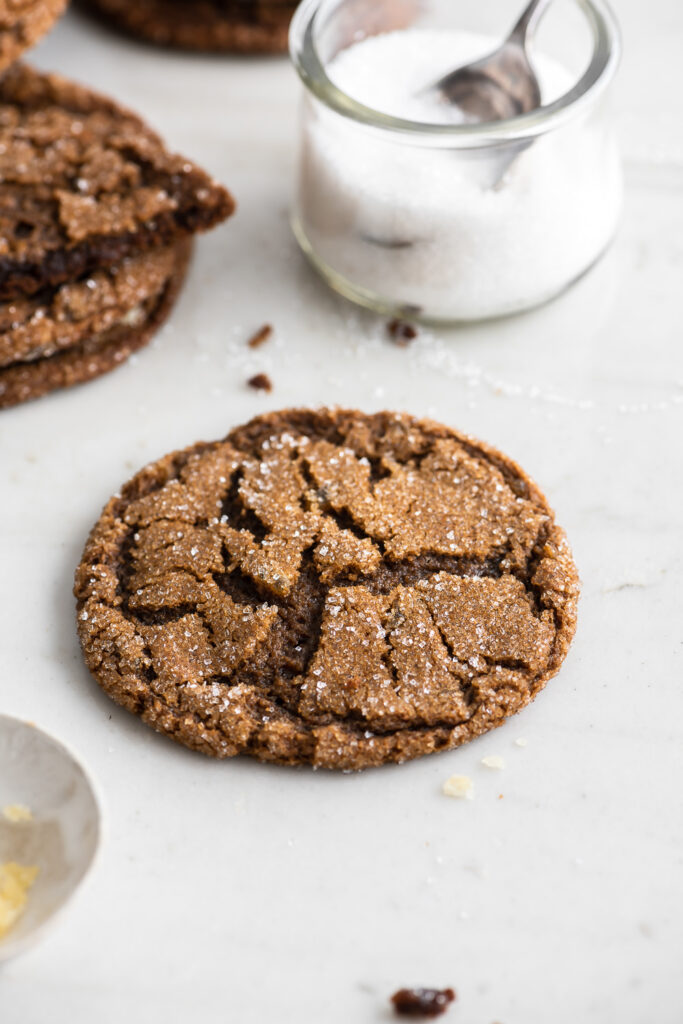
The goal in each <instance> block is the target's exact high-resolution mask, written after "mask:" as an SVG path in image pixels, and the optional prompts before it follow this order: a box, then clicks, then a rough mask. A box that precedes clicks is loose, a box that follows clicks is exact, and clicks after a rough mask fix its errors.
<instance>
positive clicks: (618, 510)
mask: <svg viewBox="0 0 683 1024" xmlns="http://www.w3.org/2000/svg"><path fill="white" fill-rule="evenodd" d="M616 8H617V12H618V14H619V15H620V16H621V19H622V23H623V27H624V31H625V41H626V57H625V60H624V64H623V68H622V71H621V74H620V78H619V84H618V88H617V92H616V97H615V99H616V105H617V114H618V118H619V129H620V134H621V137H622V143H623V152H624V157H625V162H626V177H627V203H626V210H625V216H624V222H623V227H622V229H621V233H620V235H619V237H618V239H617V242H616V244H615V246H614V247H613V249H612V250H611V252H610V254H609V256H608V257H607V259H606V260H604V261H603V262H602V263H601V264H600V265H599V266H598V267H597V268H596V269H595V270H594V271H593V272H592V273H591V274H590V275H589V276H588V277H587V278H585V279H584V280H583V281H582V282H581V283H580V284H579V285H577V286H576V287H575V288H574V289H573V290H571V291H570V292H569V293H568V294H566V295H565V296H563V297H561V298H560V299H559V300H557V301H556V302H554V303H553V304H551V305H549V306H547V307H545V308H543V309H540V310H538V311H536V312H534V313H531V314H528V315H525V316H521V317H517V318H514V319H511V320H508V321H502V322H499V323H495V324H489V325H486V326H481V327H468V328H461V329H458V330H452V331H443V332H434V331H430V332H423V333H422V335H421V337H420V339H419V340H418V341H417V342H416V343H415V344H414V345H413V346H411V347H410V348H409V349H407V350H400V349H397V348H396V347H395V346H393V345H391V344H390V343H389V342H388V341H387V340H386V339H385V337H384V327H383V324H382V323H381V322H380V321H378V320H376V319H374V318H373V317H371V316H369V315H366V314H363V313H360V312H356V311H355V310H354V309H353V308H352V307H350V306H348V305H346V304H345V303H344V302H342V301H341V300H339V299H337V298H335V297H334V296H332V295H331V294H328V293H327V292H326V290H325V288H324V286H323V285H322V284H321V283H319V282H318V281H317V280H316V279H315V278H314V277H313V275H312V273H311V272H310V271H309V270H308V268H307V267H306V266H305V264H304V262H303V260H302V258H301V257H300V256H299V255H298V253H297V251H296V249H295V246H294V243H293V242H292V240H291V238H290V234H289V229H288V225H287V207H288V202H289V194H290V190H291V182H292V169H293V159H294V138H295V131H296V110H297V96H298V84H297V81H296V80H295V76H294V73H293V71H291V69H290V68H289V66H288V64H287V62H286V61H285V60H273V61H260V60H257V61H239V60H230V59H222V58H217V59H214V58H195V57H186V56H179V55H172V54H168V53H163V52H158V51H154V50H151V49H147V48H144V47H142V46H140V47H138V46H135V45H133V44H130V43H127V42H125V41H123V40H121V39H120V38H118V37H116V36H115V35H113V34H108V33H106V32H104V31H102V30H100V29H99V28H97V27H95V26H93V25H91V24H90V23H87V22H85V21H84V20H83V19H81V18H79V17H78V16H76V15H75V14H72V15H69V16H67V17H66V18H65V19H64V20H63V21H62V23H61V24H60V25H59V26H58V27H57V28H56V30H55V31H54V33H53V34H52V35H51V37H50V38H49V40H47V41H46V42H45V43H44V44H43V45H42V46H41V47H40V48H39V50H38V51H37V54H36V57H35V60H36V62H37V63H39V64H40V65H41V66H43V67H46V68H47V67H50V68H54V69H57V70H61V71H63V72H65V73H67V74H70V75H72V76H73V77H76V78H78V79H80V80H82V81H84V82H86V83H89V84H91V85H92V86H94V87H97V88H100V89H101V90H104V91H108V92H110V93H112V94H113V95H115V96H116V97H118V98H119V99H120V100H121V101H122V102H125V103H128V104H130V105H131V106H133V107H135V108H136V109H137V110H139V111H140V112H141V113H142V114H143V115H145V116H146V117H147V118H148V119H149V120H150V122H151V123H152V124H153V125H155V126H156V127H157V128H158V129H159V130H160V131H161V132H162V133H163V134H164V135H165V136H166V138H167V139H168V141H169V143H170V144H171V145H172V146H173V147H174V148H176V149H178V150H180V151H184V152H186V153H187V154H188V155H190V156H192V157H194V158H195V159H197V160H198V161H199V162H201V163H203V164H204V165H205V166H206V167H208V168H209V169H210V170H211V171H213V172H214V173H215V174H216V175H217V176H218V177H219V178H220V179H221V180H223V181H225V182H226V183H227V184H228V185H229V187H230V188H231V189H232V190H233V191H234V193H235V195H236V197H237V199H238V201H239V212H238V213H237V215H236V216H235V217H234V218H233V219H232V220H231V221H230V222H229V223H227V224H226V225H225V226H224V227H222V228H220V229H219V230H217V231H216V232H214V233H213V234H211V235H210V236H207V237H206V238H203V239H202V240H201V241H200V244H199V245H198V248H197V254H196V259H195V262H194V265H193V269H192V272H191V275H190V278H189V280H188V284H187V287H186V288H185V291H184V292H183V295H182V297H181V300H180V302H179V304H178V306H177V308H176V310H175V313H174V315H173V317H172V319H171V322H170V323H169V324H168V326H167V327H166V328H165V329H164V330H163V331H162V332H161V333H160V334H159V335H158V337H157V339H156V340H155V342H154V343H153V344H152V345H151V346H150V347H149V348H147V349H146V350H143V351H142V352H141V353H140V354H139V355H138V357H137V358H135V359H133V360H131V362H130V363H129V364H128V365H127V366H125V367H124V368H122V369H120V370H118V371H117V372H116V373H113V374H110V375H109V376H107V377H104V378H102V379H101V380H100V381H98V382H94V383H92V384H88V385H86V386H84V387H82V388H79V389H77V390H74V391H72V392H70V393H62V394H59V395H53V396H51V397H49V398H44V399H42V400H40V401H39V402H35V403H31V404H28V405H25V406H23V407H20V408H17V409H16V410H13V411H9V412H3V413H2V414H0V495H1V501H0V608H1V613H0V631H1V649H2V660H1V673H0V709H1V710H3V711H5V712H8V713H14V714H17V715H20V716H25V717H27V718H30V719H32V720H34V721H36V722H37V723H38V724H39V725H41V726H43V727H44V728H46V729H47V730H49V731H50V732H53V733H54V734H55V735H56V736H58V737H59V738H61V739H62V740H64V741H66V742H67V743H68V744H70V745H72V746H73V747H74V748H75V749H76V750H77V751H79V752H80V754H81V755H82V757H83V759H84V761H85V763H86V764H87V765H88V766H89V768H90V770H91V771H92V773H93V774H94V776H95V778H96V781H97V783H98V786H99V789H100V791H101V793H102V797H103V803H104V809H105V815H106V834H105V842H104V845H103V849H102V853H101V857H100V859H99V861H98V863H97V866H96V868H95V871H94V873H93V874H92V875H91V876H90V878H89V880H88V881H87V883H86V885H85V886H84V888H83V889H82V891H81V892H80V893H79V896H78V898H77V900H76V902H75V903H74V905H73V906H72V908H71V909H70V911H69V913H68V914H67V915H66V916H65V918H64V919H63V921H62V922H61V923H60V924H59V926H58V927H55V929H54V931H53V932H51V933H50V934H49V936H48V937H47V938H46V939H45V941H44V942H43V943H42V944H41V945H40V946H39V947H38V948H36V949H35V950H34V951H33V952H31V953H29V954H28V955H26V956H24V957H23V958H22V959H20V960H17V961H14V962H12V963H10V964H9V965H7V966H6V967H5V968H4V969H3V970H2V973H1V974H0V1020H1V1021H2V1024H48V1022H50V1024H121V1022H130V1024H138V1022H140V1024H143V1022H144V1024H162V1022H163V1024H181V1022H186V1021H194V1020H201V1021H203V1022H205V1024H227V1022H235V1024H271V1022H272V1024H319V1022H321V1024H351V1022H353V1024H373V1022H381V1021H387V1020H389V1016H388V1009H387V1005H388V1004H387V997H388V996H389V995H390V993H391V992H392V991H394V990H395V989H396V988H397V987H400V986H404V985H414V984H423V985H438V986H442V985H453V986H454V987H455V988H456V989H457V991H458V1001H457V1004H456V1006H455V1007H454V1008H453V1009H452V1011H451V1013H450V1014H449V1017H448V1018H446V1019H452V1020H453V1022H454V1024H456V1022H457V1024H494V1022H500V1024H617V1022H618V1024H680V1021H681V1020H682V1019H683V972H681V970H680V963H681V943H682V938H683V907H682V906H681V861H682V856H683V854H682V851H683V835H682V832H683V822H682V816H681V769H682V767H683V765H682V763H681V760H682V759H681V719H682V717H683V672H682V665H681V661H682V659H681V654H682V653H683V647H682V646H681V645H682V643H683V627H682V624H681V622H682V620H681V587H680V578H681V571H682V568H683V567H682V566H681V551H682V544H681V499H682V498H683V480H682V474H681V425H682V420H683V353H682V348H681V319H682V316H681V307H682V304H683V273H682V272H683V202H682V201H681V200H682V198H683V134H682V131H681V125H682V123H683V90H682V89H681V80H682V78H681V76H682V74H683V63H682V62H681V51H682V48H683V5H681V4H680V2H679V0H650V2H648V3H647V4H644V3H642V2H641V0H618V2H617V4H616ZM266 321H269V322H271V323H273V325H274V326H275V331H276V335H275V340H274V341H273V342H271V343H270V344H268V345H267V346H264V347H263V348H261V349H259V350H257V351H253V350H249V349H247V348H246V347H245V341H246V339H247V338H248V337H249V335H250V334H251V333H252V332H253V331H254V330H255V329H257V328H258V327H259V326H260V325H261V324H262V323H264V322H266ZM257 371H265V372H267V373H269V374H271V376H272V378H273V381H274V385H275V388H274V391H273V393H272V394H271V395H268V396H264V395H261V394H256V393H254V392H253V391H251V390H249V389H248V388H246V387H245V383H244V382H245V380H246V378H247V377H248V376H250V375H251V374H252V373H255V372H257ZM322 403H341V404H350V405H353V406H358V407H360V408H362V409H365V410H372V409H378V408H383V407H386V408H395V409H407V410H410V411H411V412H413V413H418V414H430V415H433V416H435V417H437V418H439V419H442V420H443V421H445V422H447V423H450V424H453V425H454V426H457V427H458V428H460V429H463V430H465V431H468V432H471V433H473V434H475V435H477V436H479V437H481V438H483V439H485V440H487V441H489V442H491V443H493V444H494V445H497V446H499V447H501V448H503V449H504V450H505V451H507V452H508V453H510V454H511V455H512V456H513V457H514V458H516V459H517V460H519V461H520V462H521V463H522V464H523V465H524V466H525V467H526V468H527V469H528V470H529V472H531V473H532V475H534V476H535V477H536V479H537V480H538V481H539V482H540V484H541V486H542V488H543V489H544V490H545V491H546V493H547V494H548V496H549V498H550V500H551V502H552V504H553V505H554V506H555V508H556V509H557V513H558V519H559V521H560V522H561V523H562V524H563V525H564V526H565V527H566V529H567V531H568V533H569V537H570V540H571V542H572V545H573V548H574V552H575V555H576V558H577V561H578V564H579V567H580V570H581V575H582V579H583V597H582V602H581V608H580V624H579V632H578V635H577V639H576V642H575V644H574V647H573V649H572V652H571V654H570V656H569V658H568V660H567V662H566V664H565V667H564V669H563V670H562V672H561V673H560V675H559V676H558V677H557V678H556V679H555V680H554V681H553V682H552V683H551V684H550V686H549V687H548V689H547V690H546V692H545V693H544V694H543V695H542V696H541V697H540V698H539V699H538V701H537V702H536V704H535V705H533V706H532V707H531V708H529V709H528V710H526V711H525V712H523V713H522V714H521V715H520V716H518V717H517V718H516V719H515V720H513V721H510V722H509V723H508V724H507V725H506V726H504V727H503V728H502V729H500V730H499V731H498V732H496V733H493V734H491V735H489V736H487V737H485V738H483V739H482V740H480V741H478V742H476V743H474V744H472V745H470V746H469V747H465V748H463V749H461V750H459V751H455V752H451V753H447V754H443V755H440V756H435V757H431V758H427V759H425V760H423V761H420V762H416V763H413V764H409V765H405V766H403V767H400V768H396V767H390V768H385V769H382V770H374V771H368V772H366V773H364V774H360V775H348V776H345V775H332V774H326V773H322V772H319V773H316V774H314V773H312V772H311V771H308V770H285V769H277V768H269V767H264V766H262V765H259V764H257V763H255V762H252V761H249V760H236V761H234V762H222V763H218V762H213V761H210V760H208V759H204V758H203V757H202V756H200V755H197V754H192V753H189V752H187V751H185V750H183V749H181V748H179V747H177V746H175V745H174V744H172V743H170V742H169V741H168V740H165V739H163V738H161V737H158V736H157V735H156V734H154V733H152V732H151V731H150V730H149V729H148V728H146V727H145V726H143V725H142V724H141V723H140V722H138V721H137V720H136V719H134V718H133V717H131V716H130V715H128V714H127V713H125V712H123V711H121V710H120V709H118V708H117V707H116V706H115V705H114V704H112V703H111V702H110V701H109V700H108V699H107V698H106V697H105V696H104V695H103V694H101V692H100V691H99V689H98V688H97V686H96V685H95V684H94V682H92V681H91V679H90V678H89V676H88V674H87V672H86V670H85V669H84V667H83V665H82V662H81V657H80V653H79V649H78V645H77V642H76V639H75V633H74V624H73V600H72V597H71V581H72V574H73V570H74V567H75V565H76V564H77V562H78V560H79V556H80V552H81V549H82V546H83V543H84V540H85V537H86V534H87V531H88V530H89V528H90V526H91V525H92V523H93V522H94V520H95V519H96V518H97V515H98V513H99V510H100V508H101V506H102V505H103V504H104V502H105V501H106V500H107V499H108V498H109V496H110V495H111V494H112V493H113V492H114V491H115V490H117V488H118V486H119V485H120V484H121V483H122V482H123V481H124V480H125V479H127V478H128V477H130V476H131V475H132V473H133V472H134V471H135V470H136V469H138V468H139V467H140V466H141V465H142V464H144V463H145V462H147V461H148V460H151V459H153V458H155V457H157V456H159V455H161V454H163V453H165V452H167V451H170V450H171V449H173V448H175V447H182V446H185V445H186V444H189V443H191V442H194V441H196V440H198V439H200V438H204V439H207V440H208V439H214V438H217V437H220V436H222V435H224V434H225V433H226V432H227V431H228V430H229V429H230V428H231V427H232V426H233V425H235V424H237V423H239V422H240V421H242V420H244V419H246V418H248V417H250V416H252V415H254V414H256V413H258V412H261V411H263V410H265V409H269V408H277V407H280V406H288V405H293V404H322ZM520 736H521V737H525V738H526V739H527V740H528V745H527V746H526V748H524V749H522V748H520V747H518V746H516V745H515V742H514V741H515V739H516V738H518V737H520ZM489 754H499V755H502V756H503V757H504V758H505V762H506V768H505V770H504V771H502V772H495V771H492V770H490V769H486V768H485V767H483V766H482V765H481V763H480V762H481V759H482V757H484V756H486V755H489ZM455 772H457V773H462V774H467V775H470V776H471V777H472V778H473V780H474V783H475V792H476V797H475V800H474V801H473V802H465V801H456V800H449V799H447V798H446V797H444V796H442V795H441V786H442V783H443V781H444V780H445V779H446V778H447V777H448V776H449V775H451V774H453V773H455ZM500 794H502V799H500Z"/></svg>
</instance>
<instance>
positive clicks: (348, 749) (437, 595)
mask: <svg viewBox="0 0 683 1024" xmlns="http://www.w3.org/2000/svg"><path fill="white" fill-rule="evenodd" d="M75 593H76V597H77V599H78V612H77V616H78V631H79V635H80V640H81V644H82V647H83V651H84V654H85V659H86V662H87V664H88V667H89V668H90V670H91V672H92V673H93V675H94V676H95V678H96V679H97V681H98V683H99V684H100V685H101V686H102V687H103V688H104V690H105V691H106V692H107V693H108V694H109V695H110V696H111V697H112V698H113V699H114V700H116V701H117V702H118V703H120V704H122V705H123V706H124V707H126V708H128V709H129V710H130V711H132V712H134V713H135V714H139V715H140V716H141V717H142V718H143V720H144V721H145V722H147V723H148V724H149V725H151V726H153V728H155V729H157V730H159V731H160V732H165V733H167V734H168V735H169V736H171V737H172V738H173V739H175V740H178V741H179V742H180V743H184V744H185V745H187V746H188V747H192V748H194V749H196V750H200V751H203V752H204V753H207V754H212V755H214V756H216V757H232V756H234V755H235V754H242V753H244V754H251V755H253V756H254V757H257V758H260V759H261V760H264V761H274V762H276V763H279V764H302V763H306V764H313V765H319V766H323V767H326V768H341V769H355V768H363V767H366V766H368V765H379V764H383V763H385V762H390V761H405V760H407V759H409V758H414V757H419V756H421V755H422V754H428V753H432V752H433V751H437V750H445V749H447V748H450V747H455V746H458V745H459V744H461V743H464V742H466V741H467V740H470V739H472V738H473V737H475V736H478V735H479V734H481V733H484V732H486V731H487V730H489V729H492V728H494V727H495V726H497V725H500V724H501V723H502V722H503V721H504V720H505V719H506V718H507V717H508V716H509V715H512V714H514V713H515V712H516V711H519V710H520V708H522V707H524V705H525V704H527V703H528V702H529V701H530V700H531V699H532V698H533V697H534V696H535V695H536V694H537V693H538V692H539V690H540V689H541V688H542V687H543V686H544V685H545V683H546V682H547V681H548V679H550V677H551V676H553V675H554V674H555V673H556V672H557V671H558V669H559V667H560V665H561V664H562V661H563V659H564V657H565V655H566V653H567V650H568V648H569V645H570V643H571V640H572V637H573V634H574V628H575V623H576V603H577V597H578V580H577V574H576V569H575V566H574V562H573V561H572V556H571V553H570V551H569V548H568V546H567V542H566V540H565V536H564V533H563V531H562V530H561V529H560V528H559V527H558V526H556V525H555V521H554V518H553V513H552V511H551V510H550V508H549V507H548V505H547V504H546V501H545V499H544V498H543V495H542V494H541V493H540V491H539V490H538V489H537V488H536V486H535V485H534V484H533V483H532V482H531V481H530V480H529V479H528V477H527V476H526V475H525V474H524V473H523V472H522V471H521V470H520V469H519V467H518V466H516V465H515V464H514V463H513V462H511V461H510V460H509V459H508V458H506V457H505V456H504V455H501V454H499V453H498V452H496V451H494V450H493V449H491V448H489V447H487V446H486V445H483V444H481V443H479V442H478V441H474V440H472V439H471V438H468V437H465V436H463V435H461V434H458V433H456V432H455V431H453V430H450V429H449V428H447V427H444V426H441V425H439V424H437V423H432V422H429V421H426V420H415V419H412V418H411V417H409V416H407V415H403V414H397V413H379V414H377V415H373V416H367V415H364V414H362V413H358V412H341V411H326V410H321V411H307V410H293V411H292V410H290V411H284V412H279V413H273V414H271V415H268V416H261V417H259V418H257V419H255V420H252V422H251V423H248V424H247V425H246V426H244V427H240V428H238V429H236V430H234V431H233V432H232V433H231V434H229V435H228V437H227V438H226V439H225V440H224V441H216V442H214V443H210V444H197V445H195V446H194V447H192V448H188V449H186V450H185V451H182V452H175V453H174V454H172V455H168V456H166V458H163V459H161V460H160V461H159V462H156V463H153V464H151V465H149V466H147V467H146V468H145V469H143V470H142V471H141V472H140V473H138V475H137V476H136V477H134V478H133V480H131V481H130V483H128V484H126V486H125V487H124V488H123V490H122V491H121V494H120V495H118V496H116V497H115V498H112V500H111V501H110V502H109V504H108V505H107V506H106V508H105V509H104V512H103V513H102V516H101V518H100V520H99V522H98V523H97V524H96V526H95V527H94V529H93V531H92V533H91V535H90V538H89V540H88V543H87V545H86V548H85V552H84V554H83V560H82V562H81V565H80V566H79V568H78V570H77V573H76V585H75Z"/></svg>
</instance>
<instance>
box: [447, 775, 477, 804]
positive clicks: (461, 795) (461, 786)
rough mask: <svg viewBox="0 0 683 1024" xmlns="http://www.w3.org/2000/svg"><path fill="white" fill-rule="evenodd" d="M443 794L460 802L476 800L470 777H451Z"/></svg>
mask: <svg viewBox="0 0 683 1024" xmlns="http://www.w3.org/2000/svg"><path fill="white" fill-rule="evenodd" d="M443 793H444V796H454V797H456V798H457V799H458V800H474V783H473V782H472V779H471V778H470V777H469V775H451V777H450V779H446V781H445V782H444V784H443Z"/></svg>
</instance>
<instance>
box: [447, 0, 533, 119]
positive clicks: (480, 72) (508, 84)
mask: <svg viewBox="0 0 683 1024" xmlns="http://www.w3.org/2000/svg"><path fill="white" fill-rule="evenodd" d="M552 2H553V0H531V3H530V4H529V5H528V7H527V8H526V9H525V11H524V13H523V14H522V16H521V17H520V19H519V21H518V22H517V24H516V25H515V27H514V28H513V30H512V32H511V33H510V35H509V36H508V37H507V39H506V40H505V42H504V43H503V45H502V46H500V47H499V48H498V49H497V50H495V51H494V53H492V54H490V55H489V56H488V57H484V58H483V59H481V60H478V61H476V62H475V63H474V64H467V65H465V66H464V67H461V68H457V69H456V70H455V71H451V72H449V74H447V75H445V76H444V77H443V78H441V79H439V81H438V82H436V83H435V84H434V85H432V86H430V87H429V89H428V90H427V92H428V93H432V95H434V94H435V93H436V94H437V96H438V98H439V99H441V100H442V101H443V102H447V103H453V104H455V105H456V106H458V107H460V109H461V110H463V111H464V112H465V113H466V114H469V115H470V116H471V117H473V118H474V119H476V120H477V121H502V120H505V119H507V118H509V117H516V116H517V115H518V114H526V113H528V112H529V111H530V110H535V109H536V108H537V107H539V106H540V105H541V90H540V88H539V85H538V80H537V78H536V75H535V74H534V71H533V68H532V67H531V64H530V62H529V56H528V53H527V47H528V45H529V43H530V42H531V39H532V38H533V34H534V32H535V31H536V28H537V26H538V23H539V21H540V20H541V18H542V17H543V15H544V14H545V12H546V11H547V9H548V8H549V7H550V4H551V3H552Z"/></svg>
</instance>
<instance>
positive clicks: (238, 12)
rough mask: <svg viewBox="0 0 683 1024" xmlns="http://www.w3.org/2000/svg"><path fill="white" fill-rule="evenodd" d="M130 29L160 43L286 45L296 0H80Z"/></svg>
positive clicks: (260, 48)
mask: <svg viewBox="0 0 683 1024" xmlns="http://www.w3.org/2000/svg"><path fill="white" fill-rule="evenodd" d="M81 4H82V6H84V7H86V8H88V9H90V10H91V11H92V12H93V13H95V14H97V15H99V17H100V18H103V19H104V20H105V21H107V22H108V23H109V24H111V25H113V26H114V27H116V28H118V29H120V30H122V31H124V32H127V33H128V34H129V35H132V36H135V37H137V38H139V39H144V40H146V41H147V42H150V43H155V44H156V45H158V46H171V47H176V48H178V49H183V50H200V51H204V52H207V53H210V52H233V53H281V52H284V51H285V50H286V49H287V36H288V32H289V23H290V21H291V19H292V15H293V14H294V11H295V10H296V6H297V4H296V0H81Z"/></svg>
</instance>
